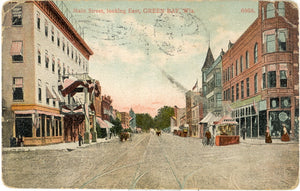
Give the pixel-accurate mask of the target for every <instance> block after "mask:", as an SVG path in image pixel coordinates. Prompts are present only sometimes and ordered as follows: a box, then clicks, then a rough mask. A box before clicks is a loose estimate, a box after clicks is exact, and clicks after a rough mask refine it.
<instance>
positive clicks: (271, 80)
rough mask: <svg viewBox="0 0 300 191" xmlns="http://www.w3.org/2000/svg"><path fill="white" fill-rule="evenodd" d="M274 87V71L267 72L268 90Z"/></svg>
mask: <svg viewBox="0 0 300 191" xmlns="http://www.w3.org/2000/svg"><path fill="white" fill-rule="evenodd" d="M275 87H276V71H269V72H268V88H275Z"/></svg>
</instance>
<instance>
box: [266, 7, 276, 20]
mask: <svg viewBox="0 0 300 191" xmlns="http://www.w3.org/2000/svg"><path fill="white" fill-rule="evenodd" d="M273 17H275V8H274V4H273V3H268V5H267V19H269V18H273Z"/></svg>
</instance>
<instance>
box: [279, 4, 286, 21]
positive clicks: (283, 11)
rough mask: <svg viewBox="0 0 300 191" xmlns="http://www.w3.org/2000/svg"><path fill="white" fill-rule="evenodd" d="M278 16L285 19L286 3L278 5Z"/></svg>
mask: <svg viewBox="0 0 300 191" xmlns="http://www.w3.org/2000/svg"><path fill="white" fill-rule="evenodd" d="M278 15H279V16H282V17H284V16H285V8H284V2H283V1H280V2H279V3H278Z"/></svg>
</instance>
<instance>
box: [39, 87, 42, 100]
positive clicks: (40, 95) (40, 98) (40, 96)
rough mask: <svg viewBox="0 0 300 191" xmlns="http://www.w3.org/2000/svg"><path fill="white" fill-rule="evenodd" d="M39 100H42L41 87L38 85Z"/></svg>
mask: <svg viewBox="0 0 300 191" xmlns="http://www.w3.org/2000/svg"><path fill="white" fill-rule="evenodd" d="M39 101H40V102H41V101H42V88H41V87H39Z"/></svg>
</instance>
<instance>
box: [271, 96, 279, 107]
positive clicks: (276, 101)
mask: <svg viewBox="0 0 300 191" xmlns="http://www.w3.org/2000/svg"><path fill="white" fill-rule="evenodd" d="M278 107H279V98H270V108H271V109H275V108H278Z"/></svg>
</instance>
